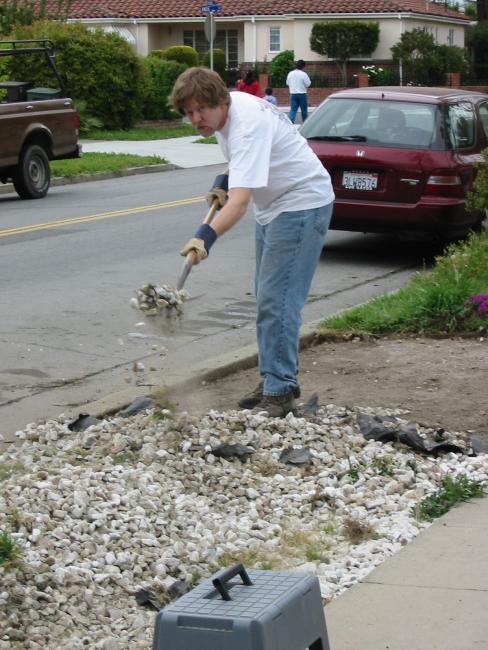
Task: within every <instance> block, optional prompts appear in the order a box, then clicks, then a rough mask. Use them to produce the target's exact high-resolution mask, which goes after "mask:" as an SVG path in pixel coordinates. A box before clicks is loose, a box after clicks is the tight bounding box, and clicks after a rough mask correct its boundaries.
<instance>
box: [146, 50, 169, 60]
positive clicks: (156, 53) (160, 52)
mask: <svg viewBox="0 0 488 650" xmlns="http://www.w3.org/2000/svg"><path fill="white" fill-rule="evenodd" d="M147 56H155V57H157V58H158V59H166V57H165V56H164V50H151V52H149V54H148V55H147Z"/></svg>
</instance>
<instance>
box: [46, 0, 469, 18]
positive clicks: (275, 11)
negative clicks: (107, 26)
mask: <svg viewBox="0 0 488 650" xmlns="http://www.w3.org/2000/svg"><path fill="white" fill-rule="evenodd" d="M204 4H206V0H72V4H71V8H70V11H69V18H71V19H77V18H78V19H90V18H92V19H93V18H95V19H96V18H119V19H120V18H127V19H145V18H146V19H158V18H161V19H164V18H190V17H199V18H201V17H202V16H203V14H202V11H201V8H202V6H203V5H204ZM219 5H220V6H221V7H222V11H221V12H220V13H219V14H218V15H219V16H227V17H230V16H283V15H288V16H290V15H294V16H296V15H307V14H310V15H314V16H317V15H324V16H329V15H337V14H339V15H340V14H348V15H350V14H360V15H364V14H395V15H396V14H398V13H414V14H425V15H430V16H437V17H444V18H451V19H458V20H462V21H466V22H470V19H469V18H468V17H467V16H465V14H463V13H461V12H458V11H455V10H454V9H450V8H447V7H446V6H445V4H444V3H434V2H429V1H428V0H220V1H219ZM47 9H48V13H50V12H52V14H53V15H56V14H57V13H58V2H56V0H47Z"/></svg>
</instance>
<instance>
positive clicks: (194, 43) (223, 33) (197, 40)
mask: <svg viewBox="0 0 488 650" xmlns="http://www.w3.org/2000/svg"><path fill="white" fill-rule="evenodd" d="M237 42H238V37H237V29H218V30H217V32H216V34H215V40H214V49H218V50H223V51H224V52H225V60H226V61H227V67H228V68H237V67H238V65H239V61H238V52H237ZM183 44H184V45H189V46H190V47H193V48H194V49H195V50H196V51H197V52H198V56H199V57H200V58H202V57H203V55H204V54H205V52H207V51H208V49H209V43H208V41H207V39H206V38H205V32H204V31H203V29H185V30H183Z"/></svg>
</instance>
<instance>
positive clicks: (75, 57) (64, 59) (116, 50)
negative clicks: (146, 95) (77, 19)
mask: <svg viewBox="0 0 488 650" xmlns="http://www.w3.org/2000/svg"><path fill="white" fill-rule="evenodd" d="M12 38H16V39H32V38H48V39H50V40H51V41H52V42H53V44H54V48H55V51H56V64H57V67H58V69H59V72H60V74H61V75H62V77H63V78H64V80H65V82H66V89H67V92H68V95H69V96H70V97H72V98H73V100H74V101H75V103H76V101H77V100H79V99H81V100H83V101H85V102H86V112H87V114H88V115H90V116H91V117H94V118H97V119H98V120H100V121H101V122H102V124H103V125H104V126H105V127H108V128H129V127H131V126H132V125H133V124H134V123H135V121H136V120H137V119H139V118H140V115H141V104H142V82H143V76H142V70H141V63H140V61H139V58H138V57H137V55H136V54H134V52H133V51H132V49H131V47H130V45H129V44H128V43H127V42H126V41H124V39H123V38H122V37H121V36H119V35H118V34H115V33H105V32H103V31H102V30H96V31H94V32H92V31H89V30H88V29H87V28H86V27H84V26H83V25H81V24H79V23H76V24H64V23H57V22H50V21H41V22H37V23H34V24H33V25H30V26H17V27H16V28H15V29H14V31H13V34H12ZM11 69H12V74H13V75H14V76H13V78H16V79H19V80H21V81H32V82H34V83H35V85H39V86H46V85H47V86H51V87H52V86H53V77H52V73H51V71H50V69H49V68H48V66H47V65H46V63H45V60H44V57H42V56H35V55H33V56H29V57H15V58H13V60H12V62H11Z"/></svg>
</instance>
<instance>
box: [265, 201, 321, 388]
mask: <svg viewBox="0 0 488 650" xmlns="http://www.w3.org/2000/svg"><path fill="white" fill-rule="evenodd" d="M332 206H333V204H332V203H330V204H329V205H326V206H323V207H321V208H312V209H309V210H299V211H297V212H282V213H281V214H280V215H279V216H278V217H276V218H275V219H273V221H271V223H269V224H267V225H266V226H261V225H259V224H256V288H255V289H256V307H257V315H256V330H257V343H258V352H259V372H260V374H261V377H262V379H263V380H264V388H263V393H264V394H265V395H284V394H285V393H288V392H289V391H290V389H292V388H293V387H294V386H296V384H297V380H296V375H297V371H298V344H299V336H300V326H301V323H302V317H301V311H302V309H303V306H304V305H305V302H306V300H307V296H308V292H309V289H310V285H311V283H312V278H313V275H314V273H315V269H316V267H317V264H318V261H319V258H320V253H321V251H322V247H323V245H324V240H325V235H326V234H327V230H328V228H329V223H330V219H331V216H332Z"/></svg>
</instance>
